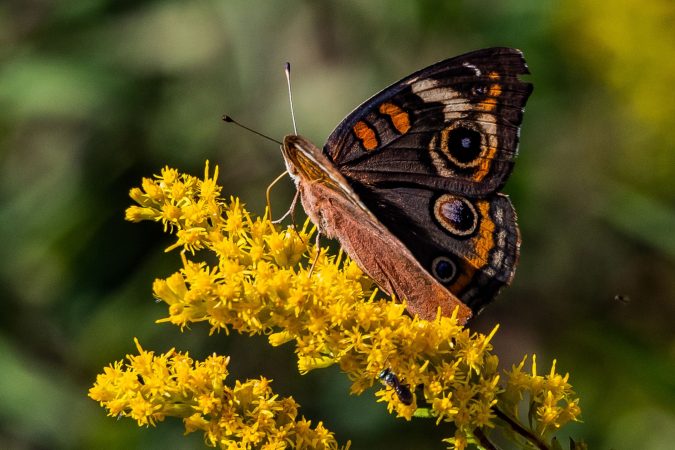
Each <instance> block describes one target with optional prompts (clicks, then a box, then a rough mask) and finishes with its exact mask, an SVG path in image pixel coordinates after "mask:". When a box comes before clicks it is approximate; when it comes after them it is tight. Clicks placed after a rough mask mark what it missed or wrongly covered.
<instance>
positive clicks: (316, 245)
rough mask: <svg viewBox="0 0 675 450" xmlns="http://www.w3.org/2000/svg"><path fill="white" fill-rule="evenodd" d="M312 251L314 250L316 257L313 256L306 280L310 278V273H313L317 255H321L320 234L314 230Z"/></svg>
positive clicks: (317, 258)
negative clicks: (314, 236)
mask: <svg viewBox="0 0 675 450" xmlns="http://www.w3.org/2000/svg"><path fill="white" fill-rule="evenodd" d="M314 250H316V255H315V256H314V261H312V265H311V266H310V268H309V275H308V276H307V277H308V278H311V276H312V272H314V267H315V266H316V263H317V261H319V255H321V233H319V230H316V238H315V241H314Z"/></svg>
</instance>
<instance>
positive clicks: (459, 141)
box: [448, 127, 481, 164]
mask: <svg viewBox="0 0 675 450" xmlns="http://www.w3.org/2000/svg"><path fill="white" fill-rule="evenodd" d="M448 151H449V152H450V155H452V157H453V159H455V160H457V161H458V162H459V163H460V164H469V163H471V162H473V161H475V160H476V158H478V156H480V152H481V145H480V133H479V132H478V131H476V130H470V129H468V128H464V127H457V128H455V129H453V130H450V133H449V135H448Z"/></svg>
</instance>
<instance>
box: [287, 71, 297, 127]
mask: <svg viewBox="0 0 675 450" xmlns="http://www.w3.org/2000/svg"><path fill="white" fill-rule="evenodd" d="M285 72H286V84H287V85H288V101H289V103H290V104H291V119H293V134H295V135H296V136H297V135H298V127H297V126H296V125H295V111H293V94H292V93H291V63H289V62H287V63H286V69H285Z"/></svg>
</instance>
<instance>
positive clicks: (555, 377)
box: [502, 355, 581, 436]
mask: <svg viewBox="0 0 675 450" xmlns="http://www.w3.org/2000/svg"><path fill="white" fill-rule="evenodd" d="M526 360H527V356H525V357H524V358H523V360H522V361H521V362H520V364H518V365H517V366H513V368H512V369H511V370H510V371H509V372H507V374H508V377H507V383H506V387H505V390H504V393H503V395H502V402H503V405H504V409H505V410H507V411H509V412H510V413H511V414H512V416H513V417H518V414H519V412H520V405H522V403H523V401H524V400H525V401H526V402H527V404H528V405H529V411H528V416H530V417H533V418H534V423H535V424H536V427H535V429H534V432H535V433H536V434H537V435H539V436H547V435H549V434H550V433H551V432H553V431H556V430H557V429H558V428H560V427H561V426H562V425H564V424H566V423H567V422H569V421H572V420H576V419H577V417H579V415H580V414H581V409H580V408H579V399H578V398H576V397H575V394H574V391H573V390H572V386H571V385H570V384H569V383H568V382H567V381H568V380H569V374H565V375H564V376H563V375H560V374H558V373H556V370H555V366H556V360H553V364H552V365H551V370H550V371H549V373H548V374H547V375H543V376H542V375H537V357H536V355H533V356H532V364H531V366H532V367H531V373H527V372H526V371H523V367H524V366H525V362H526Z"/></svg>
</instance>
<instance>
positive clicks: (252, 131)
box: [223, 114, 284, 145]
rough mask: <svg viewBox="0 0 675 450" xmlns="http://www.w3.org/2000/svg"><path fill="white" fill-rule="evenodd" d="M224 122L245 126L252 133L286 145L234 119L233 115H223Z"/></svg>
mask: <svg viewBox="0 0 675 450" xmlns="http://www.w3.org/2000/svg"><path fill="white" fill-rule="evenodd" d="M223 122H227V123H233V124H235V125H237V126H238V127H241V128H243V129H244V130H246V131H250V132H251V133H254V134H257V135H258V136H260V137H263V138H265V139H267V140H268V141H272V142H275V143H277V144H279V145H284V144H283V143H282V142H281V141H277V140H276V139H274V138H271V137H269V136H267V135H266V134H262V133H261V132H259V131H255V130H254V129H252V128H249V127H247V126H246V125H242V124H240V123H239V122H237V121H236V120H234V119H233V118H232V117H230V116H228V115H227V114H225V115H224V116H223Z"/></svg>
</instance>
